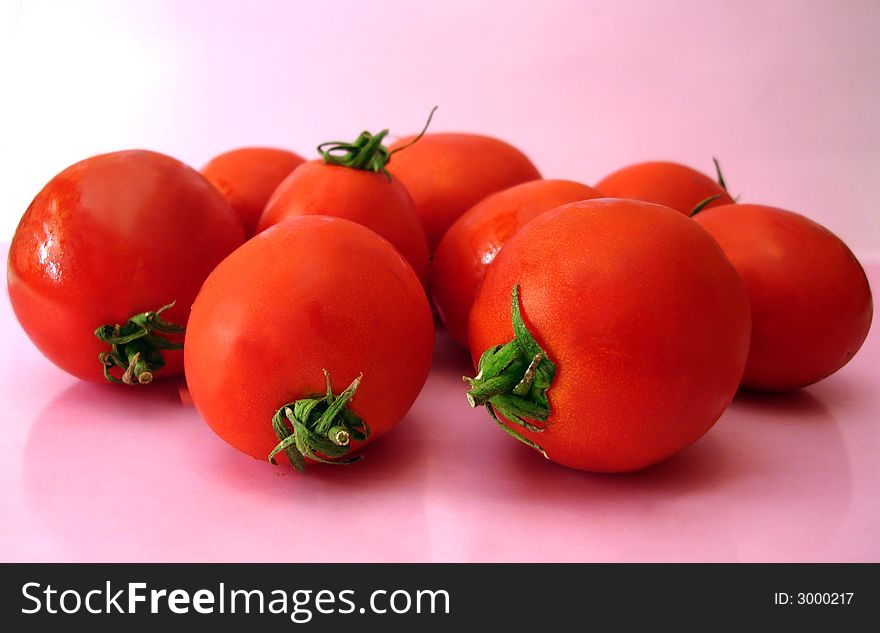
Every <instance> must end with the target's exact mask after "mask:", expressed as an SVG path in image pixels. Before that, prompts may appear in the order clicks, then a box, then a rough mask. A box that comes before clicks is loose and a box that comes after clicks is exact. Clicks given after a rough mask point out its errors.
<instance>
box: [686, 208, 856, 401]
mask: <svg viewBox="0 0 880 633" xmlns="http://www.w3.org/2000/svg"><path fill="white" fill-rule="evenodd" d="M695 220H696V222H697V223H699V224H700V225H701V226H702V227H703V228H704V229H705V230H706V231H708V232H709V233H710V234H711V235H712V236H713V237H714V238H715V239H716V240H718V243H719V244H721V248H722V249H724V252H725V254H726V255H727V257H728V259H729V260H730V261H731V262H732V263H733V266H734V267H735V268H736V270H737V272H739V274H740V277H742V279H743V281H744V282H745V286H746V289H747V290H748V293H749V300H750V301H751V306H752V328H753V329H752V344H751V349H750V350H749V360H748V364H747V365H746V371H745V376H744V377H743V385H745V386H746V387H751V388H753V389H761V390H766V391H786V390H789V389H797V388H799V387H804V386H806V385H809V384H811V383H814V382H816V381H818V380H821V379H823V378H825V377H826V376H829V375H830V374H833V373H834V372H836V371H837V370H838V369H840V368H841V367H843V366H844V365H846V363H848V362H849V361H850V359H852V357H853V356H854V355H855V353H856V352H857V351H858V350H859V348H860V347H861V345H862V342H864V340H865V337H866V336H867V335H868V329H869V328H870V327H871V317H872V315H873V303H872V299H871V289H870V287H869V286H868V280H867V278H866V277H865V271H864V270H862V267H861V265H860V264H859V262H858V260H857V259H856V258H855V256H854V255H853V254H852V252H851V251H850V250H849V249H848V248H847V247H846V245H845V244H844V243H843V242H842V241H841V240H840V238H838V237H837V236H836V235H834V234H833V233H831V232H830V231H829V230H828V229H826V228H824V227H822V226H820V225H819V224H816V223H815V222H813V221H812V220H809V219H807V218H805V217H804V216H802V215H798V214H796V213H792V212H790V211H784V210H782V209H776V208H773V207H767V206H761V205H756V204H737V205H726V206H722V207H716V208H714V209H709V210H706V211H703V212H702V213H700V214H699V215H697V216H696V217H695Z"/></svg>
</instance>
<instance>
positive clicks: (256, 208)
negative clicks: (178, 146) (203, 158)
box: [201, 147, 306, 237]
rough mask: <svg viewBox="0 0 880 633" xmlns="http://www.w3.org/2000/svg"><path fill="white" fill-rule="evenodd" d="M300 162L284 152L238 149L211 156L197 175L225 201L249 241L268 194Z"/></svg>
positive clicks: (287, 152)
mask: <svg viewBox="0 0 880 633" xmlns="http://www.w3.org/2000/svg"><path fill="white" fill-rule="evenodd" d="M304 162H306V159H305V158H303V157H302V156H300V155H299V154H296V153H294V152H291V151H288V150H285V149H278V148H275V147H241V148H239V149H234V150H230V151H228V152H224V153H223V154H219V155H217V156H215V157H214V158H212V159H211V160H209V161H208V162H207V163H206V164H205V166H204V167H202V169H201V171H202V175H204V176H205V178H207V179H208V180H209V181H211V184H213V185H214V186H215V187H217V189H219V190H220V193H222V194H223V195H224V196H226V199H227V200H229V203H230V204H231V205H232V208H233V209H235V212H236V213H237V214H238V217H239V218H240V219H241V223H242V224H243V225H244V230H245V233H246V234H247V236H248V237H250V236H252V235H253V234H254V233H255V232H256V229H257V222H258V221H259V219H260V214H262V213H263V209H264V208H265V207H266V203H267V202H268V201H269V198H270V197H271V196H272V192H274V191H275V189H277V188H278V185H280V184H281V181H282V180H284V179H285V178H286V177H287V176H288V175H289V174H290V172H292V171H293V170H294V169H296V168H297V167H299V166H300V165H302V164H303V163H304Z"/></svg>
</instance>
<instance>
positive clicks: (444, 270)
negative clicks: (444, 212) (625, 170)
mask: <svg viewBox="0 0 880 633" xmlns="http://www.w3.org/2000/svg"><path fill="white" fill-rule="evenodd" d="M600 197H602V194H600V193H599V192H598V191H596V190H595V189H593V188H592V187H588V186H586V185H582V184H580V183H577V182H572V181H570V180H533V181H531V182H526V183H523V184H521V185H516V186H513V187H510V188H509V189H505V190H503V191H499V192H498V193H494V194H492V195H490V196H488V197H487V198H484V199H483V200H482V201H481V202H479V203H477V204H476V205H475V206H474V207H473V208H471V209H470V210H469V211H467V212H466V213H465V214H464V215H462V216H461V217H460V218H459V219H458V220H456V221H455V223H454V224H453V225H452V227H450V229H449V230H448V231H447V232H446V234H445V235H444V236H443V239H442V240H440V245H439V246H438V247H437V251H436V253H434V260H433V263H432V265H431V294H432V297H433V299H434V306H435V307H436V308H437V312H438V313H439V314H440V317H441V319H442V320H443V323H444V324H445V325H446V329H447V330H449V333H450V334H451V335H452V337H453V338H454V339H455V340H456V341H458V342H459V343H460V344H461V345H463V346H464V347H467V327H468V314H470V310H471V304H473V302H474V295H475V294H476V292H477V286H479V284H480V281H481V280H482V279H483V275H484V274H485V273H486V268H487V267H488V266H489V265H490V264H491V263H492V261H493V260H494V259H495V255H496V254H497V253H498V251H500V250H501V247H502V246H504V244H505V243H506V242H507V240H509V239H510V238H511V237H513V235H514V234H515V233H516V232H517V231H519V230H520V229H521V228H522V227H523V226H525V225H526V224H527V223H528V222H530V221H531V220H533V219H534V218H536V217H538V216H539V215H541V214H542V213H544V212H546V211H549V210H551V209H555V208H556V207H558V206H561V205H563V204H568V203H569V202H576V201H578V200H587V199H589V198H600Z"/></svg>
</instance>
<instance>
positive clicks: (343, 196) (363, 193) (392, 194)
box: [257, 160, 428, 283]
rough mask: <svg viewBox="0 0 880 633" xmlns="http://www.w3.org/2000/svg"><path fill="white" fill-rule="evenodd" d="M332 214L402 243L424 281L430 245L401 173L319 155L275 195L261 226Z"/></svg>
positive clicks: (400, 246) (399, 245)
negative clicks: (339, 162) (348, 164)
mask: <svg viewBox="0 0 880 633" xmlns="http://www.w3.org/2000/svg"><path fill="white" fill-rule="evenodd" d="M304 215H333V216H336V217H340V218H345V219H346V220H351V221H353V222H357V223H358V224H362V225H364V226H366V227H367V228H370V229H372V230H373V231H375V232H376V233H378V234H379V235H381V236H382V237H384V238H385V239H387V240H388V241H389V242H391V244H392V245H394V247H395V248H397V250H398V251H400V253H401V254H402V255H403V256H404V257H405V258H406V260H407V261H408V262H409V263H410V265H411V266H412V267H413V270H415V271H416V274H417V275H418V276H419V278H420V279H421V280H422V282H423V283H427V279H428V244H427V242H426V240H425V231H424V229H423V228H422V224H421V222H420V221H419V216H418V213H417V212H416V208H415V204H414V203H413V200H412V198H411V197H410V195H409V193H407V191H406V189H405V188H404V186H403V185H402V184H401V183H400V181H399V180H397V179H396V178H392V179H390V180H389V179H388V178H386V177H385V176H384V175H383V174H381V173H378V172H373V171H365V170H362V169H352V168H350V167H344V166H341V165H333V164H327V163H325V162H324V161H323V160H314V161H310V162H308V163H306V164H305V165H303V166H302V167H299V168H298V169H297V170H296V171H294V172H293V173H292V174H290V175H289V176H288V177H287V178H286V179H285V180H284V182H282V183H281V185H280V186H279V187H278V189H277V191H276V192H275V193H274V194H273V195H272V198H271V199H270V200H269V203H268V204H267V205H266V210H265V212H264V213H263V215H262V217H261V218H260V222H259V224H258V227H257V230H258V231H263V230H265V229H267V228H268V227H270V226H273V225H275V224H277V223H278V222H280V221H282V220H285V219H287V218H293V217H297V216H304Z"/></svg>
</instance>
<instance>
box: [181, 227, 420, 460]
mask: <svg viewBox="0 0 880 633" xmlns="http://www.w3.org/2000/svg"><path fill="white" fill-rule="evenodd" d="M433 339H434V328H433V320H432V317H431V310H430V308H429V306H428V300H427V298H426V296H425V293H424V290H423V289H422V286H421V284H420V282H419V280H418V278H417V277H416V275H415V273H414V272H413V270H412V268H411V267H410V266H409V264H407V262H406V260H404V259H403V257H402V256H401V255H400V254H399V253H398V252H397V251H396V250H395V249H394V248H393V247H392V246H391V245H390V244H389V243H388V242H387V241H386V240H384V239H383V238H381V237H379V236H378V235H376V234H375V233H374V232H372V231H370V230H369V229H367V228H366V227H363V226H361V225H359V224H355V223H354V222H350V221H348V220H343V219H339V218H334V217H328V216H307V217H301V218H295V219H292V220H288V221H286V222H282V223H280V224H278V225H276V226H274V227H272V228H269V229H267V230H266V231H263V232H262V233H259V234H258V235H256V236H255V237H254V238H252V239H251V240H250V241H248V242H247V243H246V244H245V245H244V246H242V247H241V248H239V249H238V250H237V251H235V252H234V253H233V254H232V255H230V256H229V257H228V258H227V259H226V260H224V261H223V263H222V264H220V265H219V266H218V267H217V269H216V270H215V271H214V272H213V273H212V274H211V276H210V277H209V278H208V280H207V281H206V282H205V285H204V287H203V289H202V291H201V293H200V294H199V297H198V299H197V300H196V302H195V305H194V306H193V310H192V316H191V318H190V325H189V328H188V330H187V334H186V376H187V382H188V384H189V390H190V394H191V396H192V399H193V402H194V403H195V405H196V407H197V408H198V410H199V412H200V413H201V414H202V416H203V417H204V419H205V421H206V422H207V423H208V425H209V426H210V427H211V428H212V429H213V430H214V432H216V433H217V434H218V435H219V436H220V437H221V438H223V439H224V440H225V441H226V442H228V443H229V444H231V445H232V446H234V447H235V448H237V449H239V450H240V451H243V452H245V453H247V454H249V455H251V456H253V457H255V458H257V459H266V458H267V456H268V454H269V452H270V451H271V450H272V449H273V447H274V446H275V445H276V444H277V443H278V438H277V437H276V435H275V433H274V431H273V428H272V424H271V419H272V416H273V415H274V414H275V412H276V411H277V410H278V409H279V408H280V407H282V406H283V405H285V404H289V403H292V402H294V401H296V400H298V399H301V398H307V397H310V396H313V395H315V394H321V393H322V392H324V391H325V383H324V375H323V373H322V371H323V370H324V369H326V370H327V371H328V372H329V373H330V377H331V380H332V386H333V388H334V392H335V393H337V394H338V393H339V392H341V391H342V390H343V389H344V388H345V387H347V386H348V385H349V383H351V382H352V380H354V378H355V377H356V376H358V374H363V380H362V383H361V386H360V387H359V389H358V391H357V393H356V395H355V397H354V399H353V400H352V402H351V409H352V410H353V411H354V412H355V413H356V414H357V415H359V416H360V417H361V418H362V419H363V420H364V422H366V423H367V424H368V425H369V427H370V429H371V430H372V434H371V435H370V437H369V438H368V439H367V442H370V441H373V440H374V439H376V438H378V437H381V436H382V435H383V434H385V433H386V432H388V431H389V430H390V429H391V428H392V427H393V426H394V425H395V424H397V423H398V422H399V421H400V419H401V418H402V417H403V416H404V414H405V413H406V412H407V410H408V409H409V408H410V405H412V403H413V401H414V400H415V399H416V396H417V395H418V394H419V391H420V390H421V388H422V385H423V384H424V382H425V379H426V377H427V375H428V370H429V368H430V365H431V355H432V351H433ZM359 447H360V445H357V446H355V447H354V450H356V449H357V448H359ZM279 458H280V459H283V455H282V456H279Z"/></svg>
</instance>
